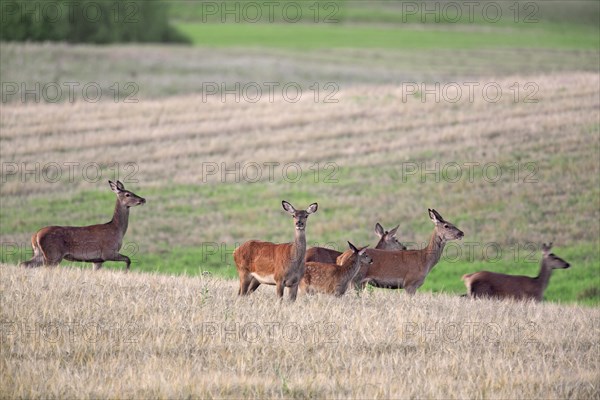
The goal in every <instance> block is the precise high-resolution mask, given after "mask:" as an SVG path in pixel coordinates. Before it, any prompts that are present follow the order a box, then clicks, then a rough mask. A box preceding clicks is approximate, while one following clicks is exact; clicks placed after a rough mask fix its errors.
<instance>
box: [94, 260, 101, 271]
mask: <svg viewBox="0 0 600 400" xmlns="http://www.w3.org/2000/svg"><path fill="white" fill-rule="evenodd" d="M100 268H102V262H95V263H94V271H98V270H99V269H100Z"/></svg>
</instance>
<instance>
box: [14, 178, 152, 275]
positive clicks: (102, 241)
mask: <svg viewBox="0 0 600 400" xmlns="http://www.w3.org/2000/svg"><path fill="white" fill-rule="evenodd" d="M108 184H109V185H110V189H111V190H112V191H113V192H114V193H115V194H116V195H117V201H116V204H115V211H114V213H113V217H112V219H111V220H110V221H109V222H107V223H105V224H98V225H89V226H47V227H45V228H42V229H40V230H39V231H37V232H36V233H35V234H34V235H33V236H32V237H31V247H33V258H32V259H31V260H29V261H24V262H21V263H20V264H19V266H21V267H24V268H32V267H39V266H41V265H44V266H47V267H55V266H57V265H58V264H59V263H60V262H61V261H62V260H63V259H65V260H68V261H78V262H91V263H93V265H94V270H99V269H100V268H102V263H103V262H105V261H123V262H125V264H126V267H125V272H127V271H129V266H130V265H131V260H130V259H129V257H127V256H125V255H123V254H120V253H119V250H120V249H121V245H122V244H123V237H124V236H125V232H127V225H128V222H129V209H130V208H131V207H135V206H138V205H141V204H145V203H146V199H144V198H143V197H140V196H138V195H137V194H135V193H133V192H131V191H129V190H126V189H125V186H123V183H121V182H120V181H118V180H117V182H116V183H115V182H113V181H110V180H109V181H108Z"/></svg>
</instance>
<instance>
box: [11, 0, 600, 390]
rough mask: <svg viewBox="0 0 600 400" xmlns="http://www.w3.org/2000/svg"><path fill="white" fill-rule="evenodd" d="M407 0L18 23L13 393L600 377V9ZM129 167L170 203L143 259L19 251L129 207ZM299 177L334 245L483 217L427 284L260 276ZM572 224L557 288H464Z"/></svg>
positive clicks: (148, 194) (142, 184)
mask: <svg viewBox="0 0 600 400" xmlns="http://www.w3.org/2000/svg"><path fill="white" fill-rule="evenodd" d="M218 3H220V4H221V3H222V2H218ZM388 3H389V2H377V4H376V5H375V6H374V5H373V4H372V3H371V2H353V3H352V4H350V6H351V7H349V8H347V9H345V10H344V13H343V15H342V17H343V18H344V21H343V22H341V23H340V24H339V25H335V26H334V25H331V26H329V25H327V26H326V25H325V24H322V25H317V24H315V25H314V26H313V25H311V26H308V25H302V24H297V25H293V24H282V23H280V22H279V23H277V24H274V25H269V24H255V25H248V24H247V25H244V24H239V25H237V24H222V25H220V24H212V25H211V24H201V23H199V22H198V20H197V18H198V17H199V15H197V14H195V12H196V13H197V11H198V7H194V6H195V5H196V4H194V3H191V2H190V3H188V2H186V3H180V4H179V5H175V6H174V11H176V15H178V18H179V21H178V22H177V23H178V26H179V27H181V28H184V30H185V31H186V32H187V33H189V34H190V35H191V36H192V42H193V43H194V46H165V45H110V46H91V45H67V44H54V43H21V44H13V43H5V42H2V43H0V53H1V55H2V57H0V70H1V73H2V79H1V80H2V87H1V90H0V94H1V96H2V99H0V100H1V101H0V107H1V112H0V158H1V162H0V167H1V171H0V221H1V223H0V398H61V399H62V398H90V399H91V398H261V399H262V398H344V399H345V398H375V399H388V398H457V399H464V398H476V399H496V398H497V399H505V398H511V399H512V398H540V399H549V398H550V399H563V398H574V399H598V398H600V365H599V364H600V347H599V345H598V337H600V308H599V307H598V306H599V305H600V242H599V238H600V202H599V201H600V174H599V171H600V75H599V73H598V72H599V71H598V65H599V62H600V52H599V51H598V48H597V43H598V39H597V38H598V35H597V31H598V29H597V26H596V24H595V23H594V21H593V20H592V19H593V18H592V17H593V15H594V13H597V11H594V10H596V9H597V7H595V5H594V4H592V5H590V4H589V3H588V2H580V4H579V6H577V7H575V6H573V4H574V3H568V4H567V3H564V4H563V3H556V4H557V7H558V8H556V7H554V8H555V10H554V14H551V15H544V14H543V13H542V15H541V16H542V17H544V18H547V20H548V21H555V20H556V18H557V19H558V22H560V21H561V18H563V17H564V16H567V17H569V18H566V20H565V21H563V22H564V24H563V23H558V22H557V23H555V22H543V21H542V20H543V18H542V19H541V20H540V21H542V22H540V23H539V24H530V25H528V26H525V24H516V25H515V24H511V22H510V16H511V15H510V14H508V19H504V20H503V21H501V22H500V23H498V24H486V23H485V21H479V22H477V23H476V24H441V25H438V24H429V25H427V24H425V25H421V24H418V23H416V24H400V23H398V21H397V20H395V18H396V19H397V18H399V14H398V8H397V7H396V8H394V9H393V10H392V9H388V8H387V7H388ZM240 4H241V3H240ZM340 4H343V3H340ZM507 4H508V3H507ZM536 4H538V3H533V2H528V3H526V4H525V3H524V4H521V6H526V5H529V6H532V5H533V6H535V5H536ZM540 4H541V3H540ZM553 4H554V3H553ZM582 4H583V5H584V7H583V8H582V6H581V5H582ZM397 5H400V3H397ZM357 7H358V8H357ZM543 8H544V7H542V8H541V10H542V11H544V10H543ZM550 8H553V7H550ZM590 10H591V11H590ZM192 11H193V12H192ZM392 11H393V12H392ZM552 16H555V17H556V18H554V17H552ZM582 16H584V17H585V18H584V19H585V20H586V21H587V20H590V21H591V22H588V25H589V26H584V25H585V24H580V23H579V22H580V21H581V20H582V18H583V17H582ZM550 17H552V18H550ZM195 18H196V19H195ZM373 18H374V19H373ZM553 18H554V19H553ZM352 21H354V22H352ZM569 21H570V22H569ZM580 25H581V26H580ZM303 32H304V33H306V34H307V36H303V35H302V33H303ZM309 32H310V34H309ZM315 32H316V33H315ZM327 33H331V34H327ZM319 35H321V38H318V36H319ZM347 35H350V36H347ZM315 38H316V39H315ZM317 39H318V40H317ZM321 39H322V40H321ZM68 82H74V83H76V84H77V86H75V90H74V93H73V96H74V97H73V99H69V91H68V86H67V83H68ZM271 82H277V85H276V86H275V88H274V91H273V92H272V93H269V86H268V85H269V84H270V83H271ZM36 84H39V85H40V89H39V90H37V89H35V87H36V86H35V85H36ZM128 84H129V86H128ZM286 84H289V85H290V86H291V88H292V89H291V90H290V91H288V92H283V91H282V88H283V87H284V85H286ZM48 85H49V86H48ZM57 85H58V87H60V88H61V89H62V90H63V92H62V94H61V95H58V96H57V95H56V93H55V92H54V91H53V90H55V89H56V87H57ZM86 85H87V87H91V88H92V90H91V91H90V92H88V93H87V95H88V96H89V95H90V94H91V95H92V97H93V95H94V94H95V88H97V87H99V88H100V90H101V94H102V98H101V100H99V101H98V102H93V101H89V99H88V100H87V101H86V99H85V98H84V97H85V96H84V95H85V93H84V92H82V90H83V87H85V86H86ZM236 85H239V86H238V87H239V89H236ZM23 87H24V88H27V89H29V90H30V91H31V89H32V88H33V91H34V92H37V94H38V95H39V96H40V97H41V98H40V101H39V102H38V101H36V99H35V96H34V94H32V93H31V92H30V93H29V94H28V95H25V98H23V97H22V95H23V93H22V92H21V89H22V88H23ZM44 87H46V89H44ZM244 87H246V88H247V89H246V91H244V89H242V88H244ZM256 87H259V88H260V89H261V90H262V96H259V97H257V96H256ZM298 88H300V90H301V91H302V95H301V96H299V97H297V98H296V99H294V101H291V100H290V98H293V97H295V95H296V94H297V92H296V90H298ZM14 89H18V93H16V94H15V93H12V92H13V91H14ZM209 89H210V90H212V89H215V90H214V91H215V92H216V93H214V94H208V93H207V91H210V90H209ZM45 90H46V91H45ZM132 90H133V92H132ZM136 90H137V91H136ZM223 90H225V93H222V92H223ZM232 90H233V91H234V92H235V93H232ZM227 91H228V92H227ZM459 91H460V92H459ZM203 93H204V94H203ZM130 95H131V96H130ZM236 96H238V97H239V98H236ZM286 96H288V97H286ZM48 98H51V99H56V101H48ZM131 100H134V101H133V102H131ZM296 100H297V101H296ZM109 179H111V180H116V179H120V180H121V181H123V182H124V184H125V186H126V188H127V189H129V190H131V191H133V192H135V193H136V194H138V195H140V196H143V197H144V198H145V199H146V200H147V203H146V204H145V205H143V206H139V207H135V208H133V209H132V210H131V214H130V220H129V229H128V231H127V234H126V236H125V240H124V246H123V249H122V253H124V254H126V255H128V256H129V257H130V258H131V259H132V265H131V272H130V273H129V274H124V273H123V272H122V269H123V267H124V265H123V263H113V262H107V263H106V264H105V268H104V269H103V270H100V271H93V270H92V267H91V265H87V264H82V263H79V264H74V263H69V262H64V261H63V263H62V264H61V266H60V267H58V268H54V269H48V268H37V269H33V270H25V269H19V268H17V267H16V264H17V263H18V262H19V261H22V260H25V259H28V258H30V256H31V248H30V237H31V235H32V234H33V233H34V232H36V231H37V230H38V229H39V228H41V227H43V226H47V225H89V224H96V223H102V222H107V221H109V219H110V216H111V213H112V211H113V207H114V201H115V199H114V194H113V193H112V192H111V191H110V189H109V186H108V183H107V180H109ZM284 199H285V200H287V201H289V202H291V203H292V204H293V205H294V206H296V207H297V208H305V207H306V206H308V205H309V204H310V203H312V202H318V203H319V208H318V211H317V212H316V213H315V214H314V215H313V216H311V217H310V219H309V221H308V223H307V231H306V236H307V242H308V244H309V245H325V246H328V247H335V248H338V249H342V248H345V247H346V241H348V240H349V241H351V242H352V243H354V244H355V245H357V246H364V245H367V244H371V246H373V245H374V244H375V243H376V237H375V235H374V234H373V228H374V225H375V223H376V222H380V223H381V224H383V225H384V226H385V227H386V228H388V229H389V228H391V227H393V226H395V225H397V224H399V225H400V227H399V230H398V239H399V240H400V241H401V242H402V243H404V244H406V245H408V247H409V248H411V249H416V248H422V247H424V246H425V242H426V241H427V240H428V239H429V236H430V234H431V230H432V228H433V225H432V224H431V222H430V220H429V217H428V215H427V208H435V209H436V210H438V211H439V212H440V213H441V214H442V215H443V216H444V217H445V218H446V219H447V220H448V221H450V222H452V223H453V224H455V225H456V226H457V227H458V228H460V229H461V230H462V231H463V232H464V233H465V237H464V239H463V240H462V241H454V242H451V243H449V244H448V245H447V246H446V250H445V252H444V253H443V255H442V257H441V260H440V262H439V263H438V265H437V266H436V267H435V268H434V269H433V270H432V271H431V273H430V274H429V276H428V277H427V279H426V281H425V283H424V285H423V286H422V287H421V288H420V289H419V290H418V291H417V293H416V295H415V296H413V297H409V296H407V295H406V294H405V293H404V292H403V291H402V290H383V289H373V288H370V289H367V290H366V291H364V292H362V293H361V294H360V296H359V295H357V294H356V293H354V292H353V291H352V292H350V291H349V292H348V293H346V295H344V296H343V297H341V298H334V297H332V296H326V295H314V296H301V297H299V298H298V300H297V301H296V302H295V303H293V304H292V303H290V302H289V301H288V300H287V296H286V299H285V300H284V301H282V302H279V301H278V300H277V298H276V295H275V289H274V288H273V287H268V286H265V285H263V286H261V287H260V288H259V289H258V290H257V291H256V292H255V293H254V294H253V295H251V296H249V297H247V298H244V299H240V298H238V296H237V291H238V282H237V279H235V278H237V273H236V269H235V266H234V264H233V260H232V257H231V253H232V251H233V250H234V249H235V248H236V246H238V245H239V244H240V243H242V242H244V241H246V240H249V239H262V240H270V241H274V242H287V241H290V240H291V239H292V237H293V226H292V222H291V219H290V218H289V216H288V215H287V214H286V213H285V212H284V211H283V210H282V209H281V200H284ZM550 241H552V242H554V248H553V251H554V253H556V255H558V256H560V257H562V258H564V259H565V260H566V261H568V262H569V263H570V264H571V266H572V267H571V268H570V269H568V270H561V271H555V272H554V274H553V276H552V278H551V281H550V284H549V287H548V289H547V290H546V293H545V299H544V301H543V302H541V303H531V302H521V303H519V302H512V301H504V302H499V301H494V300H470V299H467V298H463V297H461V296H460V294H463V293H465V291H466V290H465V288H464V285H463V283H462V282H461V280H460V277H461V276H462V275H463V274H465V273H469V272H475V271H478V270H482V269H486V270H490V271H495V272H504V273H510V274H524V275H529V276H535V275H536V274H537V272H538V270H539V261H540V257H541V254H540V248H541V244H542V243H544V242H550Z"/></svg>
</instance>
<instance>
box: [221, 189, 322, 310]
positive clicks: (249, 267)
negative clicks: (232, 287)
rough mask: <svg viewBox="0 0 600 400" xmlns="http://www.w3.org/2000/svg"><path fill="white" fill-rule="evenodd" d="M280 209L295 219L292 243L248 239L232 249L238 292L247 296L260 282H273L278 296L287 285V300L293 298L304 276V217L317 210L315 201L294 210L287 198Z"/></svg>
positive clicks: (270, 283) (267, 283) (280, 295)
mask: <svg viewBox="0 0 600 400" xmlns="http://www.w3.org/2000/svg"><path fill="white" fill-rule="evenodd" d="M281 204H282V206H283V209H284V210H285V211H287V212H288V213H290V214H291V215H292V217H293V218H294V226H295V228H296V229H295V238H294V241H293V242H292V243H283V244H275V243H270V242H262V241H259V240H249V241H247V242H245V243H244V244H242V245H241V246H240V247H238V248H237V249H236V250H235V251H234V252H233V259H234V260H235V264H236V267H237V270H238V274H239V276H240V290H239V293H238V294H239V295H240V296H243V295H248V294H250V293H252V292H254V291H255V290H256V288H258V287H259V286H260V284H261V283H264V284H266V285H276V287H277V296H279V297H280V298H282V297H283V290H284V288H285V287H288V288H289V293H290V300H292V301H294V300H296V295H297V294H298V285H299V284H300V280H301V279H302V277H303V276H304V269H305V264H304V254H305V253H306V234H305V231H306V220H307V218H308V216H309V215H310V214H313V213H315V212H316V211H317V207H318V205H317V203H313V204H311V205H310V206H309V207H308V208H307V209H306V210H296V209H295V208H294V207H293V206H292V205H291V204H290V203H288V202H287V201H285V200H284V201H282V202H281Z"/></svg>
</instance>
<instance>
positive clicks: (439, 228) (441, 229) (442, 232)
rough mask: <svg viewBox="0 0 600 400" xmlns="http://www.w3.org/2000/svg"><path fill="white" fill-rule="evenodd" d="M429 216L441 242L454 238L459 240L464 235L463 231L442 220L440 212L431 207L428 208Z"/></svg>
mask: <svg viewBox="0 0 600 400" xmlns="http://www.w3.org/2000/svg"><path fill="white" fill-rule="evenodd" d="M429 218H431V221H432V222H433V223H434V224H435V233H436V235H437V236H438V237H440V238H441V239H442V241H443V242H447V241H448V240H456V239H458V240H460V239H462V238H463V236H464V235H465V234H464V233H463V231H461V230H460V229H458V228H457V227H456V226H454V225H453V224H451V223H450V222H448V221H446V220H444V218H443V217H442V216H441V215H440V213H438V212H437V211H435V210H434V209H432V208H430V209H429Z"/></svg>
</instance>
